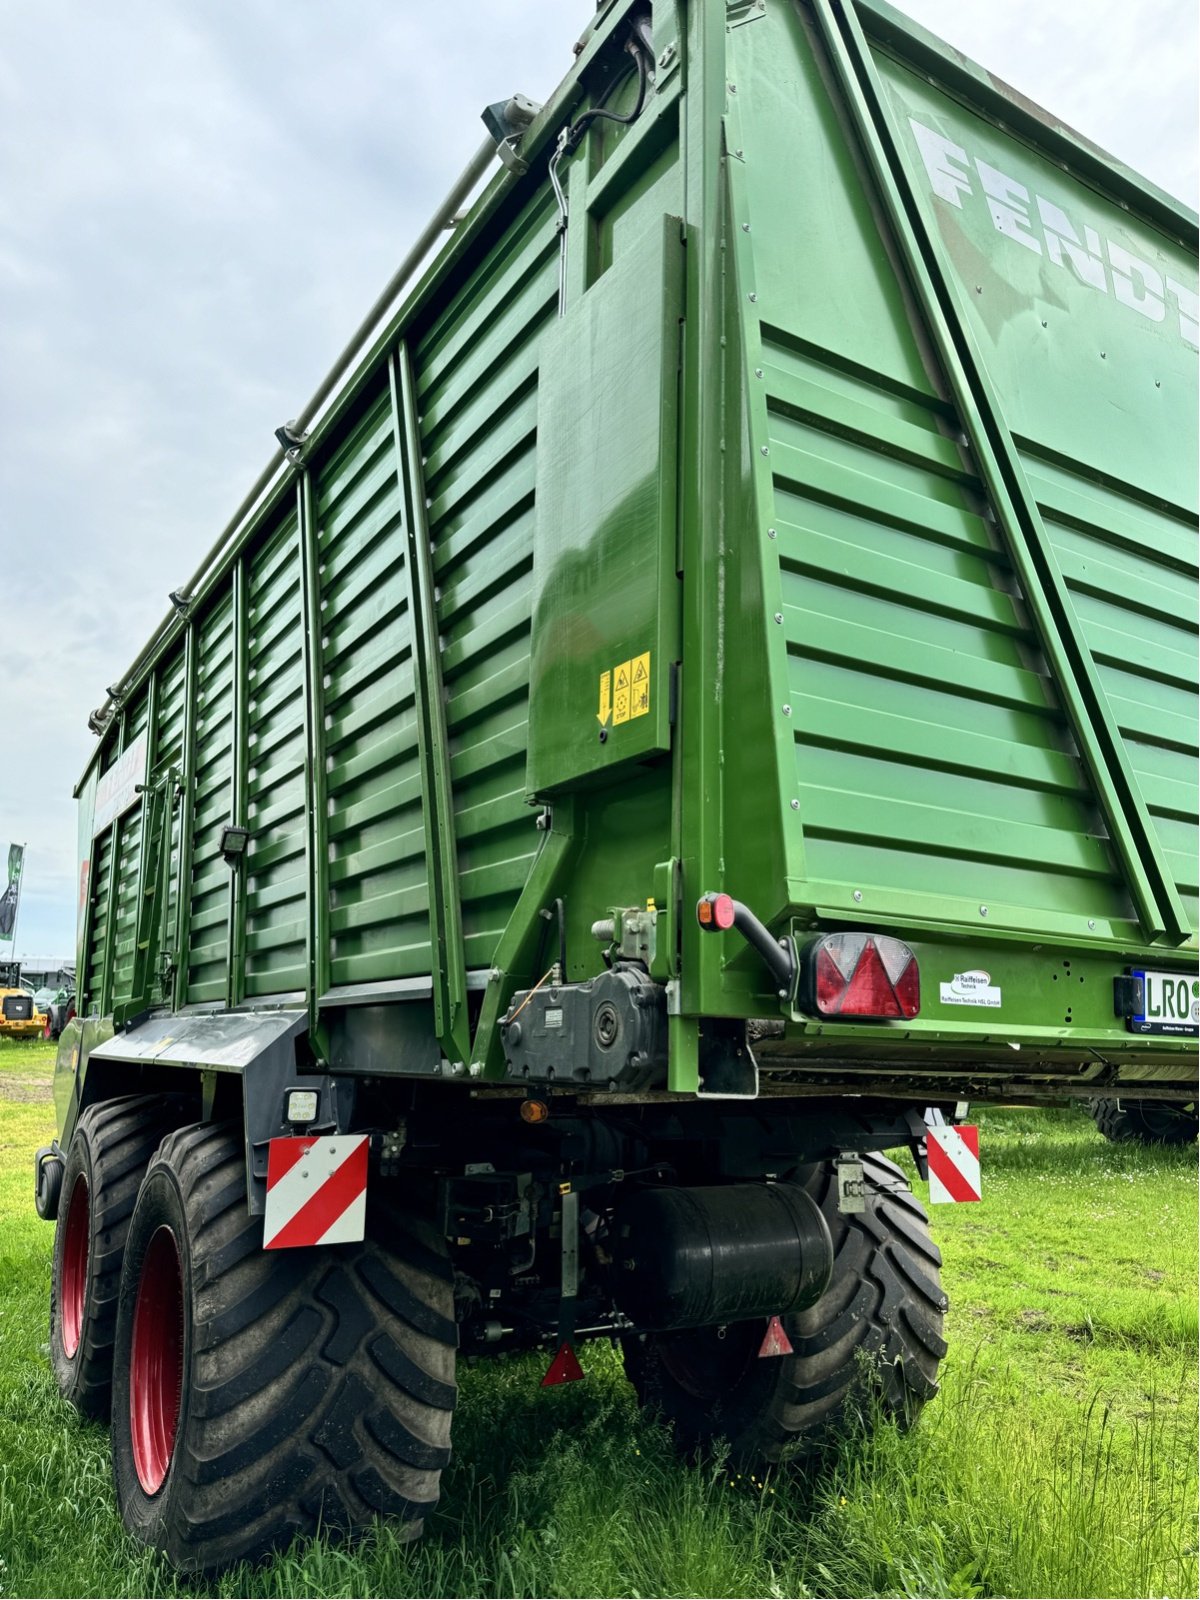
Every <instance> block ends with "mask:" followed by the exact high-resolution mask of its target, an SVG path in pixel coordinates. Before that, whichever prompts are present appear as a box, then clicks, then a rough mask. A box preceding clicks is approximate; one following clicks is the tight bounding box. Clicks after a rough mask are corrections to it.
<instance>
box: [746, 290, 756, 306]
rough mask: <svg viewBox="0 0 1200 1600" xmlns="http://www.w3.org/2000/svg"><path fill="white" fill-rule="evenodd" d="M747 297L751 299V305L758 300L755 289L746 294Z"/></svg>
mask: <svg viewBox="0 0 1200 1600" xmlns="http://www.w3.org/2000/svg"><path fill="white" fill-rule="evenodd" d="M746 299H747V300H749V301H750V303H751V305H753V304H754V303H755V301H757V299H758V296H757V295H756V294H755V292H754V290H753V289H751V291H750V293H749V294H748V295H747V296H746Z"/></svg>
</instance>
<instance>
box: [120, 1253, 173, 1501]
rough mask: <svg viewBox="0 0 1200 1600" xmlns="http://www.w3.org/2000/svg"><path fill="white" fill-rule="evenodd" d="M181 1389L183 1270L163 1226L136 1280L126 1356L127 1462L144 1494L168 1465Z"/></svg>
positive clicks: (154, 1489) (159, 1483) (159, 1482)
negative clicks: (130, 1454)
mask: <svg viewBox="0 0 1200 1600" xmlns="http://www.w3.org/2000/svg"><path fill="white" fill-rule="evenodd" d="M182 1392H183V1273H182V1271H181V1269H180V1265H179V1247H178V1246H177V1245H176V1243H175V1235H174V1234H173V1233H172V1232H171V1230H170V1228H168V1227H165V1226H164V1227H161V1228H159V1230H158V1232H157V1233H156V1234H155V1235H154V1237H153V1238H152V1239H151V1240H150V1248H149V1249H148V1250H147V1251H146V1259H145V1261H143V1263H142V1275H141V1277H140V1279H139V1280H138V1295H137V1305H136V1306H135V1308H134V1313H133V1349H132V1351H131V1352H130V1357H129V1431H130V1435H131V1437H132V1440H133V1465H134V1468H135V1470H136V1472H137V1475H138V1482H139V1483H140V1484H141V1486H142V1488H143V1489H144V1490H145V1491H146V1493H147V1494H157V1493H158V1491H159V1490H160V1489H161V1488H162V1486H163V1481H164V1479H165V1478H166V1476H167V1473H168V1471H169V1470H170V1466H171V1454H172V1452H173V1451H174V1449H175V1430H176V1428H177V1427H178V1425H179V1402H180V1397H181V1395H182Z"/></svg>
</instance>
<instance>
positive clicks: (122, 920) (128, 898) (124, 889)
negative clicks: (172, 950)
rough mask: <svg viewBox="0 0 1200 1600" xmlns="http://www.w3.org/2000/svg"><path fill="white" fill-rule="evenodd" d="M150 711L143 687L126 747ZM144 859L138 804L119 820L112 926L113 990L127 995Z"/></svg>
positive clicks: (132, 714) (132, 709) (129, 714)
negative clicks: (140, 875)
mask: <svg viewBox="0 0 1200 1600" xmlns="http://www.w3.org/2000/svg"><path fill="white" fill-rule="evenodd" d="M148 712H149V702H148V694H147V691H146V690H145V689H143V690H142V692H141V694H140V695H139V696H138V698H137V699H136V700H135V701H134V702H133V704H132V705H131V706H130V708H129V710H128V712H127V713H126V722H125V747H126V749H128V747H129V746H130V745H131V744H132V743H133V741H134V740H135V739H136V738H137V737H138V735H139V734H141V733H143V732H145V730H146V725H147V718H148ZM141 859H142V808H141V806H135V807H134V808H133V809H132V810H130V811H127V812H126V813H125V815H124V816H123V817H122V818H121V820H120V821H119V822H118V823H117V852H116V872H117V897H116V902H115V906H114V913H113V930H112V940H113V948H112V957H111V974H112V985H113V987H112V993H113V995H114V996H115V997H116V998H118V999H119V998H121V997H123V996H125V995H128V993H129V990H130V986H131V984H132V981H133V947H134V941H135V937H136V929H137V904H138V873H139V870H140V868H141Z"/></svg>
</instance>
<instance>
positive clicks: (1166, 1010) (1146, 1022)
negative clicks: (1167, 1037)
mask: <svg viewBox="0 0 1200 1600" xmlns="http://www.w3.org/2000/svg"><path fill="white" fill-rule="evenodd" d="M1132 976H1133V977H1134V978H1140V979H1141V993H1142V1004H1141V1008H1140V1009H1139V1010H1136V1011H1135V1012H1134V1013H1133V1015H1132V1016H1131V1017H1130V1019H1129V1028H1130V1031H1131V1032H1132V1033H1176V1034H1178V1033H1185V1034H1192V1035H1193V1036H1195V1035H1196V1034H1197V1033H1200V978H1195V977H1181V976H1179V974H1178V973H1174V972H1134V973H1133V974H1132Z"/></svg>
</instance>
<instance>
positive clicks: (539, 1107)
mask: <svg viewBox="0 0 1200 1600" xmlns="http://www.w3.org/2000/svg"><path fill="white" fill-rule="evenodd" d="M549 1115H550V1107H549V1106H548V1105H547V1104H546V1102H545V1101H544V1100H522V1101H521V1121H522V1122H545V1120H546V1118H547V1117H548V1116H549Z"/></svg>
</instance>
